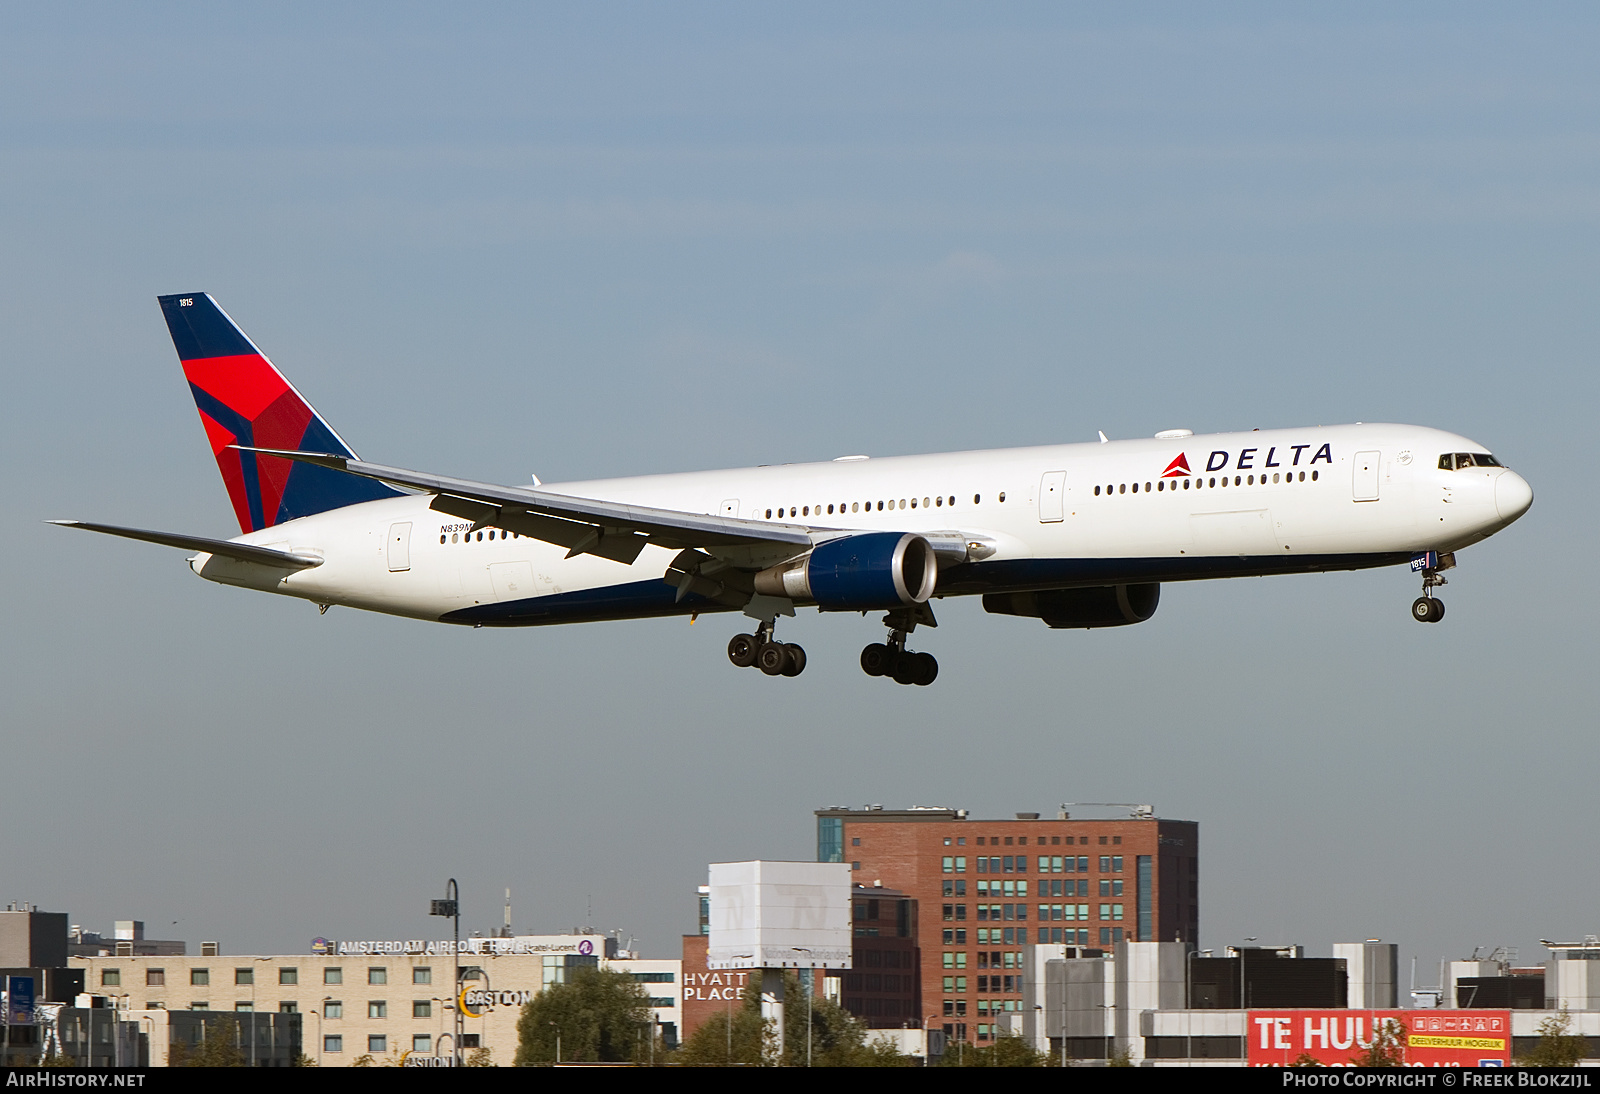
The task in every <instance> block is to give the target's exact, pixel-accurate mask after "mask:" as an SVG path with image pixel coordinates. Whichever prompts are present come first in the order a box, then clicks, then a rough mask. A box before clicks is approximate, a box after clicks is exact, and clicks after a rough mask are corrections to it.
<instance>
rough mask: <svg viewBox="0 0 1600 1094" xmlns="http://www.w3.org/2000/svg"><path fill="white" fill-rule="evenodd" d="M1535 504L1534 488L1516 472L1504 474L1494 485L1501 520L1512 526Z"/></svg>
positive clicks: (1496, 509)
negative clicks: (1512, 523) (1513, 522)
mask: <svg viewBox="0 0 1600 1094" xmlns="http://www.w3.org/2000/svg"><path fill="white" fill-rule="evenodd" d="M1532 504H1533V487H1531V486H1529V485H1528V480H1527V479H1525V478H1523V477H1522V476H1521V475H1519V474H1517V473H1516V472H1515V471H1507V472H1505V473H1503V474H1502V475H1501V476H1500V477H1499V478H1498V479H1496V480H1495V483H1494V507H1495V511H1496V512H1498V513H1499V514H1500V519H1501V520H1503V521H1505V522H1506V523H1507V524H1510V523H1511V522H1512V521H1514V520H1516V519H1517V518H1518V517H1520V516H1521V515H1522V514H1524V513H1526V512H1527V511H1528V506H1530V505H1532Z"/></svg>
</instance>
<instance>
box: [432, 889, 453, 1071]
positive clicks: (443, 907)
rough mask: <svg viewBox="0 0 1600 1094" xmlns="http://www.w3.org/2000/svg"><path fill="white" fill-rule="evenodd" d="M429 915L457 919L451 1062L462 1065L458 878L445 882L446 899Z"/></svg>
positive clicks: (434, 904) (451, 951)
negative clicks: (454, 1016) (453, 1027)
mask: <svg viewBox="0 0 1600 1094" xmlns="http://www.w3.org/2000/svg"><path fill="white" fill-rule="evenodd" d="M428 914H429V915H438V916H444V917H445V918H446V919H453V920H455V936H454V939H453V941H452V942H451V945H450V960H451V962H452V963H453V964H454V966H455V970H456V975H455V994H456V1028H455V1033H454V1034H453V1035H452V1036H451V1038H450V1063H451V1066H453V1067H460V1066H461V889H460V888H459V887H458V886H457V885H456V879H455V878H451V879H450V880H449V881H447V882H445V886H444V899H443V900H435V901H433V902H432V903H431V905H430V906H429V908H428Z"/></svg>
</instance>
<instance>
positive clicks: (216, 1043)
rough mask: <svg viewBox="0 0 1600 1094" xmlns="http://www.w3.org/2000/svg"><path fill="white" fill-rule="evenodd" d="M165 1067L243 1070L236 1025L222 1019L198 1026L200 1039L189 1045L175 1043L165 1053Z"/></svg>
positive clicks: (229, 1019)
mask: <svg viewBox="0 0 1600 1094" xmlns="http://www.w3.org/2000/svg"><path fill="white" fill-rule="evenodd" d="M167 1066H168V1067H243V1066H244V1052H243V1051H242V1050H241V1049H240V1048H239V1023H238V1022H236V1021H234V1020H233V1019H232V1018H223V1019H220V1020H218V1021H215V1022H208V1023H206V1024H205V1025H203V1026H201V1029H200V1040H199V1041H197V1042H196V1043H194V1044H192V1045H190V1044H185V1043H184V1042H182V1041H174V1042H173V1043H172V1047H171V1048H170V1049H169V1050H168V1051H167Z"/></svg>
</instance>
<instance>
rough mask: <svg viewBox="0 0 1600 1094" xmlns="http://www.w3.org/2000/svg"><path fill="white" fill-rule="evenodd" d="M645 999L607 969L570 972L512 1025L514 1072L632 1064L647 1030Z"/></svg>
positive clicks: (629, 980) (631, 982)
mask: <svg viewBox="0 0 1600 1094" xmlns="http://www.w3.org/2000/svg"><path fill="white" fill-rule="evenodd" d="M651 1021H652V1020H651V1014H650V996H649V994H648V993H647V992H646V991H645V989H644V986H643V985H641V984H640V983H639V982H638V981H637V980H635V979H634V978H633V977H632V976H629V975H628V974H627V973H625V972H616V971H614V970H612V969H597V968H592V967H590V968H578V969H571V970H569V971H568V974H567V981H566V983H564V984H552V985H551V986H550V987H548V988H546V989H545V990H544V991H542V992H540V993H539V994H538V995H536V996H534V997H533V1000H532V1001H531V1002H529V1003H528V1005H527V1006H525V1007H523V1008H522V1017H521V1018H520V1019H518V1021H517V1058H516V1066H518V1067H537V1066H539V1065H541V1064H552V1063H555V1062H556V1046H557V1041H558V1039H559V1042H560V1050H561V1059H562V1060H604V1061H622V1060H632V1059H633V1058H634V1057H635V1055H636V1054H638V1053H639V1048H640V1035H641V1032H643V1031H644V1030H645V1029H646V1028H647V1027H649V1026H651Z"/></svg>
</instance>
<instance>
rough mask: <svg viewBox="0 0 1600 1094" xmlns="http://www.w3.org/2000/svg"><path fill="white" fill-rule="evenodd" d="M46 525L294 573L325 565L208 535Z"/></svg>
mask: <svg viewBox="0 0 1600 1094" xmlns="http://www.w3.org/2000/svg"><path fill="white" fill-rule="evenodd" d="M45 523H46V524H59V525H61V526H62V527H63V528H85V529H87V530H89V531H91V532H104V533H105V534H106V535H108V536H122V537H123V538H124V539H139V540H143V541H144V542H146V543H159V544H161V545H162V546H163V547H177V548H179V549H181V550H185V551H203V552H205V553H206V554H208V555H222V556H223V557H225V558H236V559H238V560H239V561H241V562H255V563H259V564H260V565H262V566H278V567H282V568H285V569H291V570H308V569H310V568H311V567H313V566H321V565H322V559H320V558H318V557H317V556H316V555H297V554H295V553H293V552H292V551H278V550H274V549H273V548H271V547H256V546H254V545H252V544H249V543H235V542H233V541H232V540H229V539H207V538H206V537H205V536H180V535H176V534H174V533H172V532H150V531H146V530H145V529H143V528H122V527H119V526H118V525H115V524H91V523H89V522H88V521H86V520H47V521H45Z"/></svg>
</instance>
